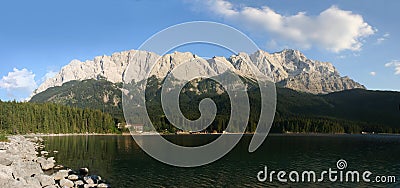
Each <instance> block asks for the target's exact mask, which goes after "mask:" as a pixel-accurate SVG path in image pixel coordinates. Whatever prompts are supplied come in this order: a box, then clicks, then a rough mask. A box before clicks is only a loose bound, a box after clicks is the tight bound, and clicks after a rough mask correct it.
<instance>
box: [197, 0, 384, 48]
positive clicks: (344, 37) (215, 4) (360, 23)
mask: <svg viewBox="0 0 400 188" xmlns="http://www.w3.org/2000/svg"><path fill="white" fill-rule="evenodd" d="M196 2H197V6H203V7H206V8H207V10H208V11H211V12H213V13H214V14H216V15H218V16H221V17H223V18H224V19H226V20H227V21H231V22H235V23H238V24H241V25H242V26H244V27H245V28H246V29H249V30H251V31H256V32H261V33H268V34H270V35H271V36H273V37H277V38H279V39H281V40H283V41H285V43H288V44H289V45H296V46H298V47H301V48H311V47H313V46H318V47H320V48H324V49H327V50H330V51H333V52H340V51H343V50H351V51H359V50H360V49H361V47H362V45H363V42H364V41H363V38H365V37H368V36H370V35H372V34H374V33H375V32H376V30H375V29H373V28H372V27H371V26H370V25H369V24H368V23H366V22H365V21H364V19H363V17H362V16H361V15H359V14H355V13H353V12H351V11H345V10H341V9H340V8H338V7H336V6H332V7H330V8H328V9H326V10H324V11H322V12H321V13H320V14H319V15H316V16H309V15H307V13H306V12H299V13H297V14H294V15H282V14H279V13H277V12H276V11H274V10H272V9H271V8H269V7H267V6H263V7H260V8H254V7H248V6H240V7H239V6H235V5H234V4H232V3H230V2H229V1H226V0H206V1H202V0H199V1H196Z"/></svg>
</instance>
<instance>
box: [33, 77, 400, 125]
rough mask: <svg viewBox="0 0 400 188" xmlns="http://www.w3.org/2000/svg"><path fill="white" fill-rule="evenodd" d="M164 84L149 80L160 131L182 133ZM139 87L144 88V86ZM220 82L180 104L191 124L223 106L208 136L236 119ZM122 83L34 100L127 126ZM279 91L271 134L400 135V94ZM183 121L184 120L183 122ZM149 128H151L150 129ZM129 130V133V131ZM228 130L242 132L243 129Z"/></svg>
mask: <svg viewBox="0 0 400 188" xmlns="http://www.w3.org/2000/svg"><path fill="white" fill-rule="evenodd" d="M242 79H243V81H244V82H245V83H246V84H247V85H248V96H249V102H250V117H249V122H248V125H247V129H246V131H247V132H254V131H255V130H256V127H257V123H258V119H259V114H260V108H261V106H260V104H261V99H260V93H259V91H258V85H257V83H254V82H253V81H251V80H246V79H245V78H242ZM162 82H163V81H162V80H159V79H157V78H155V77H151V78H150V79H149V80H148V81H147V88H146V99H147V100H146V107H147V110H148V113H149V114H150V115H151V117H150V118H151V120H152V123H153V124H154V126H155V128H156V130H157V131H159V132H171V133H174V132H176V131H179V130H178V129H177V128H176V127H174V126H172V125H171V123H170V122H169V121H168V119H167V118H166V117H165V115H164V112H163V109H162V107H161V98H160V94H161V87H160V86H161V84H162ZM137 84H141V83H140V82H139V83H137ZM218 87H219V86H218V84H217V83H216V82H213V81H209V80H201V81H199V82H197V83H192V82H189V83H188V84H187V85H186V86H185V87H184V88H183V90H182V92H181V94H180V96H179V100H180V108H181V111H182V113H183V115H184V116H185V117H186V118H188V119H191V120H196V119H198V118H199V117H200V112H199V110H198V106H199V103H200V101H201V100H202V99H204V98H211V99H212V100H213V101H214V102H215V104H216V106H217V116H216V119H215V120H214V121H213V122H212V124H211V125H210V126H209V127H207V129H206V131H208V132H214V131H217V132H223V131H224V130H226V127H227V125H228V122H229V120H230V111H231V106H230V99H229V96H228V95H227V94H226V93H222V94H218V92H217V90H216V88H218ZM120 88H122V84H120V83H119V84H114V83H111V82H108V81H106V80H85V81H71V82H68V83H65V84H64V85H63V86H60V87H54V88H50V89H48V90H46V91H45V92H42V93H40V94H38V95H36V96H35V97H33V98H32V101H33V102H53V103H58V104H62V105H67V106H70V107H78V108H91V109H99V110H101V111H102V112H107V113H110V114H111V115H112V117H113V118H114V121H115V122H116V123H118V122H121V123H123V122H124V116H123V109H122V103H121V101H122V99H121V95H122V92H121V90H120ZM276 89H277V106H276V107H277V109H276V116H275V119H274V123H273V126H272V128H271V132H275V133H285V132H302V133H311V132H317V133H361V132H376V133H400V126H399V124H398V122H400V109H399V106H400V93H399V92H388V91H369V90H363V89H354V90H348V91H342V92H335V93H330V94H327V95H314V94H310V93H304V92H298V91H294V90H291V89H286V88H279V87H278V88H276ZM181 122H182V121H181ZM145 130H150V129H149V126H147V127H146V126H145ZM126 131H127V130H126ZM227 131H237V128H235V127H234V128H233V130H227Z"/></svg>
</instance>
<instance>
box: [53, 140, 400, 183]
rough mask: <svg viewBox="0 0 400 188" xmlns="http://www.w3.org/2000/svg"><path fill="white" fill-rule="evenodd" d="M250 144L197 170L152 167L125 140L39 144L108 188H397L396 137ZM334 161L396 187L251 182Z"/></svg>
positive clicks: (399, 144) (399, 157)
mask: <svg viewBox="0 0 400 188" xmlns="http://www.w3.org/2000/svg"><path fill="white" fill-rule="evenodd" d="M148 137H149V138H151V136H148ZM167 137H168V139H169V140H172V141H174V142H176V143H179V144H181V145H199V144H201V143H204V142H207V141H209V140H213V139H215V138H216V135H171V136H167ZM250 140H251V136H250V135H245V136H244V137H243V138H242V140H241V141H240V143H239V144H238V145H237V146H236V147H235V149H234V150H232V151H231V152H230V153H229V154H228V155H226V156H225V157H223V158H222V159H220V160H218V161H216V162H214V163H212V164H209V165H206V166H202V167H197V168H178V167H172V166H169V165H165V164H163V163H161V162H158V161H156V160H155V159H153V158H151V157H150V156H148V155H147V154H146V153H144V152H143V151H142V150H141V149H140V148H139V147H138V146H137V144H136V143H135V141H134V140H133V138H132V137H131V136H63V137H45V145H46V149H47V150H48V151H53V150H57V151H59V153H58V154H55V158H56V160H57V162H58V163H59V164H63V165H64V166H68V167H70V168H72V169H77V168H81V167H88V168H89V169H90V171H91V174H97V175H100V176H102V177H103V178H104V179H106V180H108V181H109V182H110V183H111V185H112V186H113V187H266V186H282V187H355V186H356V187H360V186H361V187H366V186H368V187H400V136H391V135H386V136H385V135H269V136H268V138H267V139H266V141H265V142H264V144H263V145H262V146H261V147H260V148H259V149H258V150H257V151H256V152H254V153H248V151H247V149H248V145H249V142H250ZM339 159H345V160H346V161H347V168H346V169H347V170H358V171H360V172H361V173H362V172H364V171H366V170H369V171H371V172H372V173H373V174H372V175H371V177H375V175H385V176H389V175H393V176H396V183H351V182H335V183H332V182H329V181H327V180H326V181H324V182H319V183H304V182H303V183H279V182H278V180H277V178H276V177H275V178H274V180H273V182H269V181H266V182H259V181H258V180H257V173H258V172H259V171H261V170H263V169H264V166H268V170H275V171H279V170H285V171H287V172H288V173H289V172H290V171H292V170H296V171H298V172H300V173H301V172H302V171H307V170H313V171H315V172H316V173H317V175H318V174H319V173H320V172H322V171H324V170H328V169H329V168H332V169H334V170H337V168H336V162H337V161H338V160H339ZM346 169H345V170H346ZM318 177H319V176H318ZM325 179H327V177H326V178H325ZM371 179H372V178H371Z"/></svg>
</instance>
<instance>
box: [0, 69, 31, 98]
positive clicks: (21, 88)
mask: <svg viewBox="0 0 400 188" xmlns="http://www.w3.org/2000/svg"><path fill="white" fill-rule="evenodd" d="M0 88H1V89H6V90H7V94H8V95H9V96H21V95H29V94H31V93H32V92H33V90H35V89H36V88H37V84H36V81H35V74H33V72H31V71H28V70H27V69H25V68H24V69H21V70H18V69H17V68H14V69H13V72H9V73H8V75H7V76H3V78H2V79H1V80H0Z"/></svg>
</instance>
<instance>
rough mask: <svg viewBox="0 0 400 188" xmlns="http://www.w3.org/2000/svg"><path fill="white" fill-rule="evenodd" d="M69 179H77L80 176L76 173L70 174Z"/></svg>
mask: <svg viewBox="0 0 400 188" xmlns="http://www.w3.org/2000/svg"><path fill="white" fill-rule="evenodd" d="M68 179H69V180H71V181H76V180H78V179H79V176H78V175H75V174H71V175H69V176H68Z"/></svg>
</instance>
